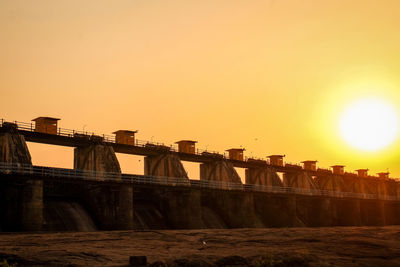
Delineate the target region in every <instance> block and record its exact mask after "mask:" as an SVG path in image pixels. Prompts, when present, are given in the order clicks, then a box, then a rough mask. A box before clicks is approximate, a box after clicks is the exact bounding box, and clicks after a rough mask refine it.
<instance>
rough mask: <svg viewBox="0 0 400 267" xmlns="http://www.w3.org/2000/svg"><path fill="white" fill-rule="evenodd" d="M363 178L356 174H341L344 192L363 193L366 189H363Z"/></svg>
mask: <svg viewBox="0 0 400 267" xmlns="http://www.w3.org/2000/svg"><path fill="white" fill-rule="evenodd" d="M364 180H365V179H362V178H360V177H358V176H350V175H345V176H343V182H344V187H345V188H344V191H345V192H353V193H362V194H365V193H366V192H367V190H366V189H365V183H364Z"/></svg>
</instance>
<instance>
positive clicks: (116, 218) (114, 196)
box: [81, 184, 134, 230]
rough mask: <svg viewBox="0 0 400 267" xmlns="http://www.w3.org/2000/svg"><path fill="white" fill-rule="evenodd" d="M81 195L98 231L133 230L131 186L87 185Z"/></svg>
mask: <svg viewBox="0 0 400 267" xmlns="http://www.w3.org/2000/svg"><path fill="white" fill-rule="evenodd" d="M81 194H82V195H83V197H84V199H83V200H84V203H85V207H87V209H88V211H89V213H90V214H91V215H92V218H93V220H94V221H95V223H96V226H98V228H99V229H100V230H129V229H133V222H134V221H133V220H134V218H133V187H132V185H130V184H121V185H87V186H85V187H83V188H82V193H81Z"/></svg>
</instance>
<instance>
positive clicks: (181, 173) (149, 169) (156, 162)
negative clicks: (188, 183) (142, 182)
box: [144, 153, 188, 180]
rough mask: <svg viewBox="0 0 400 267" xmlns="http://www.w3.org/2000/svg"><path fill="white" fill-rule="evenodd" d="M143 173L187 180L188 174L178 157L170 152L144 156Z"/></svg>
mask: <svg viewBox="0 0 400 267" xmlns="http://www.w3.org/2000/svg"><path fill="white" fill-rule="evenodd" d="M144 175H152V176H163V177H177V178H183V179H185V180H188V175H187V173H186V171H185V168H184V167H183V165H182V162H181V161H180V159H179V157H178V156H176V155H174V154H170V153H165V154H161V155H158V156H147V157H145V158H144Z"/></svg>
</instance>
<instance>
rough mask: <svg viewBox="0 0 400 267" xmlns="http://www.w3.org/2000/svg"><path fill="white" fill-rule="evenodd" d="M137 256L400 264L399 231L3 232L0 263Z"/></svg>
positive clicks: (173, 261) (225, 262)
mask: <svg viewBox="0 0 400 267" xmlns="http://www.w3.org/2000/svg"><path fill="white" fill-rule="evenodd" d="M140 255H145V256H147V263H148V264H149V265H151V264H153V266H210V265H214V266H235V265H236V266H237V265H241V266H400V226H387V227H330V228H279V229H236V230H183V231H114V232H79V233H77V232H74V233H71V232H70V233H40V234H20V233H18V234H15V233H14V234H4V233H3V234H0V262H1V261H2V260H3V259H7V260H8V263H14V262H17V263H18V265H17V266H128V265H129V257H130V256H140ZM154 263H155V264H154ZM0 266H1V264H0Z"/></svg>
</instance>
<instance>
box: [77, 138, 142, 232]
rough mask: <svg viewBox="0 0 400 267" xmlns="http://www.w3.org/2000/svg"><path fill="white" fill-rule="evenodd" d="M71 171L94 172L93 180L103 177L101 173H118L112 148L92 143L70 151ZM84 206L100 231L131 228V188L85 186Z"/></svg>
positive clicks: (126, 185) (130, 186) (125, 186)
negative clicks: (72, 157)
mask: <svg viewBox="0 0 400 267" xmlns="http://www.w3.org/2000/svg"><path fill="white" fill-rule="evenodd" d="M74 168H75V169H79V170H89V171H93V172H94V173H96V175H97V176H96V177H95V178H96V179H100V180H101V178H104V177H106V174H104V172H112V173H121V168H120V165H119V162H118V159H117V157H116V155H115V152H114V149H113V148H112V147H111V146H107V145H105V144H102V143H101V142H100V141H98V140H93V144H92V145H89V146H86V147H77V148H75V150H74ZM82 194H83V195H84V196H85V197H84V200H85V203H86V206H87V207H88V208H89V210H90V213H91V214H92V216H94V221H96V224H97V225H98V226H99V228H100V229H102V230H128V229H133V220H134V218H133V187H132V185H131V184H121V185H113V186H109V185H87V186H84V188H83V193H82Z"/></svg>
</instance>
